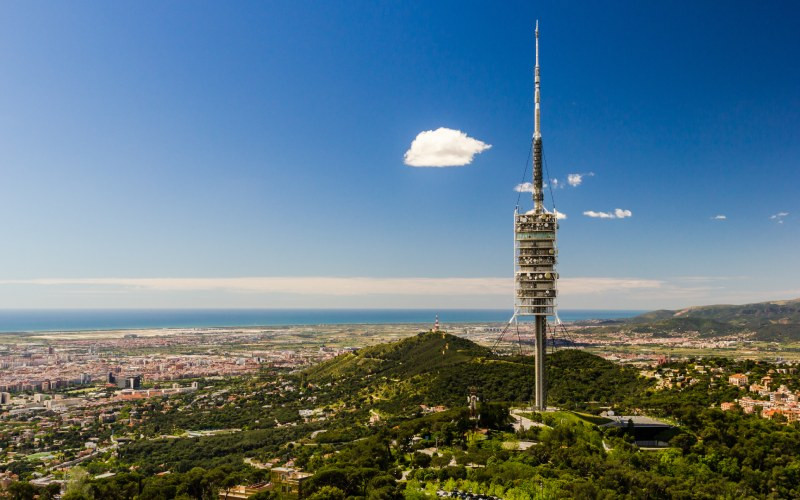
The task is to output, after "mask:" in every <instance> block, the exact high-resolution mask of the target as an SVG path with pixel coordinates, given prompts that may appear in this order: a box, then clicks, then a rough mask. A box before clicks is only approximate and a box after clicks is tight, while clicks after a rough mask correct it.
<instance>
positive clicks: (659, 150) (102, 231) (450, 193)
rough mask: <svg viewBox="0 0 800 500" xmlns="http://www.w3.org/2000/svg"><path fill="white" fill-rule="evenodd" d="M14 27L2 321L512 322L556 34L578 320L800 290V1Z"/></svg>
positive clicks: (404, 10) (180, 8) (7, 60)
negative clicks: (226, 311) (310, 315)
mask: <svg viewBox="0 0 800 500" xmlns="http://www.w3.org/2000/svg"><path fill="white" fill-rule="evenodd" d="M3 10H4V13H3V16H1V17H0V68H2V75H3V76H2V78H0V223H1V224H2V226H0V227H2V234H3V238H2V245H0V262H3V265H2V266H0V307H7V308H17V307H23V308H28V307H207V306H211V307H298V306H309V307H431V308H438V307H442V308H444V307H461V306H468V307H505V306H506V305H509V304H511V302H512V298H511V292H510V290H511V288H510V287H511V275H512V261H511V255H512V253H511V251H512V224H511V220H512V219H511V216H512V213H513V210H514V206H515V203H516V200H517V195H518V193H516V192H515V191H514V187H515V186H516V185H517V184H518V183H519V182H520V181H521V180H522V174H523V168H524V166H525V160H526V158H527V148H528V145H529V141H530V136H531V133H532V128H533V120H532V108H533V104H532V91H533V88H532V67H533V25H534V22H535V20H536V19H537V18H538V19H539V20H540V23H541V41H540V43H541V48H540V50H541V65H542V129H543V130H542V132H543V136H544V148H545V155H546V159H547V164H548V167H549V171H550V174H551V176H552V177H554V178H556V179H558V180H559V181H561V184H562V185H565V184H566V182H565V181H566V179H567V176H568V174H574V173H583V174H588V173H592V174H594V175H591V176H589V175H585V176H584V177H583V182H582V183H581V184H580V185H578V186H574V187H573V186H569V185H565V187H563V188H556V189H555V190H554V191H553V193H554V195H555V203H556V206H557V208H558V210H559V211H561V212H563V213H565V214H566V215H567V218H566V219H565V220H562V223H561V232H560V235H559V245H560V248H561V250H560V252H561V253H560V266H559V268H560V272H561V276H562V278H563V280H562V281H563V283H562V285H563V286H562V290H563V294H562V297H561V305H562V307H596V308H643V309H648V308H658V307H681V306H688V305H693V304H703V303H718V302H738V303H741V302H748V301H756V300H767V299H779V298H790V297H796V296H800V285H798V282H800V264H798V258H797V249H798V248H799V247H800V232H798V224H800V218H798V214H800V206H798V192H799V190H800V187H799V184H798V181H800V173H799V172H800V170H799V167H800V142H798V140H797V138H798V132H799V131H800V64H798V62H797V61H798V58H797V53H798V49H800V31H798V30H797V26H796V21H797V19H800V6H798V4H797V3H795V2H788V1H787V2H769V3H765V4H764V5H759V4H755V3H753V2H728V3H726V4H725V8H724V9H723V8H721V7H720V4H719V3H717V2H691V3H688V2H687V3H683V4H675V3H668V2H665V3H652V2H633V1H632V2H619V3H617V4H616V5H614V6H611V7H609V6H600V5H596V3H595V2H571V3H569V4H568V5H563V4H562V3H560V2H553V3H538V2H537V3H531V2H517V3H513V2H509V3H503V4H490V3H485V2H414V3H410V2H409V3H402V4H401V3H399V2H297V1H291V2H289V1H286V2H278V1H274V2H249V3H248V2H240V3H236V4H225V3H221V2H216V3H202V2H193V3H192V4H186V3H179V2H136V3H133V2H129V3H123V2H114V3H111V4H109V3H101V2H71V3H69V4H66V3H33V2H24V3H23V2H17V3H11V4H6V5H5V6H4V9H3ZM441 127H444V128H448V129H453V130H458V131H462V132H464V133H465V134H467V135H468V136H469V137H471V138H475V139H476V140H479V141H482V142H483V143H485V144H487V145H491V147H490V148H488V149H485V150H484V151H483V152H481V153H479V154H476V155H475V156H474V158H473V160H472V162H471V163H470V164H468V165H465V166H460V167H445V168H420V167H411V166H408V165H406V164H405V163H404V160H403V158H404V154H405V153H406V151H407V150H408V149H409V147H410V145H411V143H412V141H413V140H414V139H415V137H417V135H418V134H419V133H420V132H423V131H428V130H436V129H439V128H441ZM528 172H529V174H530V170H529V171H528ZM526 180H529V179H526ZM522 198H523V200H524V202H526V203H530V202H529V194H527V193H523V196H522ZM547 203H548V204H550V205H552V200H550V199H549V195H548V198H547ZM617 208H619V209H623V210H630V212H631V213H632V216H630V217H625V218H615V219H602V218H594V217H589V216H586V215H584V212H613V211H614V210H615V209H617ZM782 213H785V214H786V215H782V216H777V214H782ZM717 215H724V216H725V217H726V219H725V220H712V218H713V217H715V216H717ZM772 216H776V217H775V218H771V217H772ZM286 278H289V279H288V280H287V279H286ZM292 278H302V279H297V280H292ZM355 278H359V279H355Z"/></svg>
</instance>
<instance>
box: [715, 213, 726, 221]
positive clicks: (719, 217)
mask: <svg viewBox="0 0 800 500" xmlns="http://www.w3.org/2000/svg"><path fill="white" fill-rule="evenodd" d="M727 218H728V216H727V215H722V214H720V215H715V216H714V217H712V218H711V220H726V219H727Z"/></svg>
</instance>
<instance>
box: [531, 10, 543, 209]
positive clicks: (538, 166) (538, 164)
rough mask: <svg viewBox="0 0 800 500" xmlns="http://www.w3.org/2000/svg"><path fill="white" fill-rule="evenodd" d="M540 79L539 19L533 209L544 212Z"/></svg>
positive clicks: (537, 28)
mask: <svg viewBox="0 0 800 500" xmlns="http://www.w3.org/2000/svg"><path fill="white" fill-rule="evenodd" d="M540 85H541V83H540V80H539V21H538V20H537V21H536V66H535V68H534V70H533V86H534V91H533V102H534V111H533V210H534V213H536V214H540V213H542V212H544V193H543V192H542V124H541V108H540V106H541V104H540V101H541V96H540V93H539V92H540Z"/></svg>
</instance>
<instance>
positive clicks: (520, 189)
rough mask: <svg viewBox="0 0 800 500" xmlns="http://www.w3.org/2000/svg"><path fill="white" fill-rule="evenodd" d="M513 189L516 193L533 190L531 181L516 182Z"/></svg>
mask: <svg viewBox="0 0 800 500" xmlns="http://www.w3.org/2000/svg"><path fill="white" fill-rule="evenodd" d="M514 191H516V192H518V193H532V192H533V183H532V182H523V183H522V184H517V185H516V186H514Z"/></svg>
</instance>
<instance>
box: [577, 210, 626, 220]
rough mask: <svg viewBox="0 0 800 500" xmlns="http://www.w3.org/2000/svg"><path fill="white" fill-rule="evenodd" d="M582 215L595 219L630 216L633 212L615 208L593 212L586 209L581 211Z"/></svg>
mask: <svg viewBox="0 0 800 500" xmlns="http://www.w3.org/2000/svg"><path fill="white" fill-rule="evenodd" d="M583 215H585V216H587V217H592V218H596V219H624V218H626V217H632V216H633V212H631V211H630V210H623V209H621V208H615V209H614V211H613V212H595V211H594V210H587V211H585V212H583Z"/></svg>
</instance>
